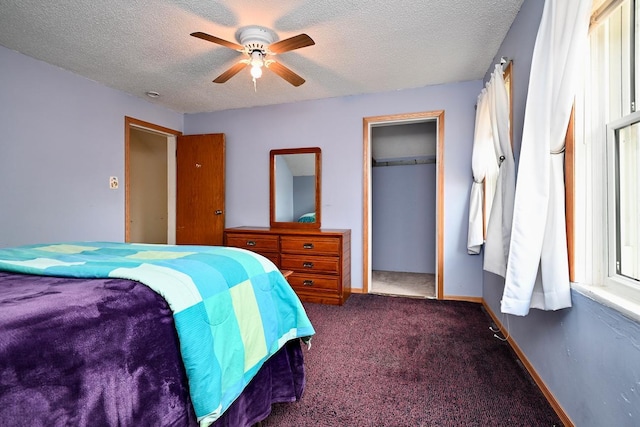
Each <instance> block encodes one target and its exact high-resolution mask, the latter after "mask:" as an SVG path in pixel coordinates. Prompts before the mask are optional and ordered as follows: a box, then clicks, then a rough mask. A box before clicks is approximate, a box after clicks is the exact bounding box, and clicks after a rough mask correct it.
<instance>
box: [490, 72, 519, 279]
mask: <svg viewBox="0 0 640 427" xmlns="http://www.w3.org/2000/svg"><path fill="white" fill-rule="evenodd" d="M503 73H504V71H503V69H502V65H500V64H498V65H496V66H495V69H494V71H493V74H492V75H491V90H490V92H491V100H492V105H491V107H492V108H491V110H490V116H491V129H492V135H493V145H494V153H495V162H496V164H497V165H499V167H500V169H499V172H498V176H497V181H496V183H495V192H494V196H493V203H492V205H491V211H490V212H491V213H490V215H489V219H488V224H487V233H486V237H485V244H484V269H485V270H486V271H490V272H492V273H495V274H498V275H500V276H502V277H504V276H505V273H506V269H507V257H508V254H509V240H510V238H511V219H512V217H513V198H514V193H515V189H516V175H515V165H514V160H513V150H512V149H511V138H510V135H509V96H508V94H507V87H506V85H505V83H504V76H503Z"/></svg>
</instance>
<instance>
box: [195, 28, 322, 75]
mask: <svg viewBox="0 0 640 427" xmlns="http://www.w3.org/2000/svg"><path fill="white" fill-rule="evenodd" d="M191 35H192V36H193V37H197V38H199V39H202V40H206V41H210V42H212V43H216V44H219V45H221V46H224V47H228V48H229V49H233V50H236V51H238V52H241V53H242V54H244V55H247V56H248V58H245V59H241V60H240V61H239V62H237V63H236V64H235V65H233V66H231V68H229V69H228V70H226V71H225V72H223V73H222V74H220V75H219V76H218V77H216V78H215V79H214V80H213V82H214V83H224V82H226V81H227V80H229V79H230V78H231V77H233V76H235V75H236V74H238V73H239V72H240V71H241V70H242V69H244V68H245V67H247V66H249V65H251V77H253V83H254V85H255V83H256V79H258V78H260V77H261V76H262V66H265V67H266V68H268V69H270V70H271V71H273V72H274V73H276V74H277V75H279V76H280V77H282V78H283V79H285V80H286V81H288V82H289V83H291V84H292V85H294V86H296V87H297V86H300V85H301V84H303V83H304V82H305V80H304V79H303V78H302V77H300V76H299V75H297V74H296V73H294V72H293V71H291V70H290V69H289V68H287V67H285V66H284V65H282V64H280V63H279V62H276V61H275V60H273V59H271V57H273V56H274V55H277V54H280V53H284V52H289V51H291V50H295V49H300V48H302V47H307V46H312V45H314V44H315V42H314V41H313V40H312V39H311V37H309V36H308V35H306V34H299V35H297V36H294V37H290V38H288V39H284V40H280V41H277V42H275V43H274V40H275V38H276V35H275V33H274V32H273V31H271V30H269V29H267V28H264V27H259V26H256V25H253V26H249V27H246V28H243V29H241V30H240V31H239V32H238V36H237V38H238V40H239V41H240V44H238V43H233V42H230V41H227V40H223V39H221V38H219V37H216V36H212V35H209V34H206V33H202V32H199V31H198V32H195V33H191Z"/></svg>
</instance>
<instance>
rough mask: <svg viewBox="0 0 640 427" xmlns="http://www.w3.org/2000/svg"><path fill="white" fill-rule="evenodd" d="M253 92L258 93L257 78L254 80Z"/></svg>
mask: <svg viewBox="0 0 640 427" xmlns="http://www.w3.org/2000/svg"><path fill="white" fill-rule="evenodd" d="M253 91H254V92H257V91H258V87H257V85H256V78H255V77H254V78H253Z"/></svg>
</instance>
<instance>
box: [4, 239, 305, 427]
mask: <svg viewBox="0 0 640 427" xmlns="http://www.w3.org/2000/svg"><path fill="white" fill-rule="evenodd" d="M0 270H4V271H9V272H14V273H24V274H32V275H45V276H62V277H78V278H110V277H111V278H120V279H131V280H136V281H139V282H142V283H144V284H145V285H147V286H149V287H150V288H151V289H153V290H154V291H156V292H157V293H158V294H160V295H162V296H163V297H164V298H165V299H166V301H167V302H168V304H169V306H170V307H171V309H172V311H173V315H174V320H175V325H176V330H177V332H178V337H179V340H180V351H181V354H182V359H183V361H184V365H185V368H186V372H187V377H188V379H189V388H190V394H191V400H192V402H193V406H194V409H195V413H196V416H197V417H198V421H199V422H200V425H201V426H207V425H209V424H211V423H212V422H213V421H215V420H216V419H217V418H219V417H220V415H221V414H222V413H223V412H224V411H225V410H226V409H227V408H228V407H229V406H230V405H231V403H233V401H234V400H235V399H236V398H237V397H238V396H239V395H240V393H241V392H242V390H243V389H244V387H245V386H246V385H247V383H248V382H249V381H250V380H251V379H252V378H253V377H254V376H255V374H256V373H257V371H258V370H259V369H260V367H261V366H262V364H263V363H264V362H265V361H266V360H267V359H268V358H269V357H270V356H272V355H273V354H274V353H276V352H277V351H278V350H279V349H280V348H281V347H282V346H283V345H284V344H285V343H286V342H287V341H289V340H291V339H295V338H304V337H310V336H311V335H313V334H314V329H313V327H312V325H311V322H310V321H309V319H308V317H307V315H306V313H305V310H304V308H303V306H302V304H301V303H300V300H299V299H298V297H297V296H296V294H295V293H294V291H293V290H292V289H291V287H290V286H289V284H288V283H287V282H286V280H285V279H284V277H283V276H282V274H281V273H280V272H279V271H278V269H277V268H276V267H275V265H274V264H273V263H272V262H271V261H269V260H267V259H266V258H264V257H261V256H260V255H257V254H254V253H253V252H250V251H246V250H243V249H237V248H225V247H216V246H169V245H148V244H127V243H105V242H99V243H98V242H89V243H87V242H76V243H61V244H44V245H30V246H22V247H18V248H7V249H0Z"/></svg>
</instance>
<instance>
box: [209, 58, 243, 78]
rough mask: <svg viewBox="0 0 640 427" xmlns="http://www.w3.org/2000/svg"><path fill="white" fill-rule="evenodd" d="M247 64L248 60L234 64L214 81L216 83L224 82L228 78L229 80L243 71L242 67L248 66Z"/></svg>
mask: <svg viewBox="0 0 640 427" xmlns="http://www.w3.org/2000/svg"><path fill="white" fill-rule="evenodd" d="M246 66H247V62H246V61H240V62H238V63H237V64H235V65H233V66H232V67H231V68H229V69H228V70H227V71H225V72H224V73H222V74H220V75H219V76H218V77H216V78H215V80H214V81H213V82H214V83H224V82H226V81H227V80H229V79H230V78H231V77H233V76H235V75H236V74H238V73H239V72H240V71H242V69H243V68H244V67H246Z"/></svg>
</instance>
